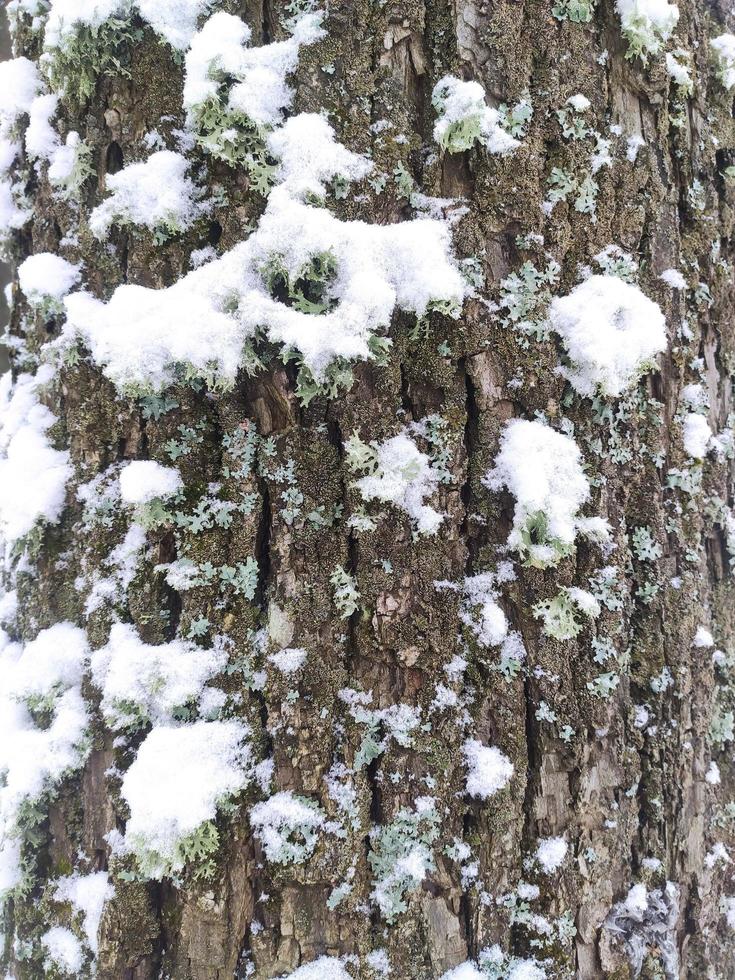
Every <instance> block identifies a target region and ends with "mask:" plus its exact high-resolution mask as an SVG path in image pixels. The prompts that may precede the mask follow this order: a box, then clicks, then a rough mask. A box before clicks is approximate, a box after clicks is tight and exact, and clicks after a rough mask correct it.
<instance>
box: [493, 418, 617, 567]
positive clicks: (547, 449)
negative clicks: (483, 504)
mask: <svg viewBox="0 0 735 980" xmlns="http://www.w3.org/2000/svg"><path fill="white" fill-rule="evenodd" d="M483 483H484V484H485V486H486V487H488V488H489V489H490V490H493V491H499V490H504V489H505V490H508V491H509V492H510V493H511V494H512V495H513V496H514V497H515V500H516V504H515V510H514V513H513V528H512V530H511V532H510V534H509V536H508V547H509V548H510V549H511V550H513V551H517V552H518V553H519V554H520V555H521V556H522V557H523V559H524V560H525V561H527V562H528V563H529V564H531V565H535V566H537V567H539V568H546V567H548V566H549V565H556V564H557V563H558V562H559V561H560V560H561V558H563V557H565V556H566V555H569V554H571V553H572V552H573V551H574V542H575V538H576V536H577V534H578V533H581V534H583V535H585V536H587V537H591V538H593V539H596V540H598V541H600V542H604V541H606V540H607V538H608V536H609V533H610V529H609V526H608V524H607V522H606V521H605V520H603V519H602V518H599V517H597V518H585V517H581V516H580V515H579V510H580V508H581V507H582V506H583V505H584V504H585V503H586V502H587V501H588V500H589V498H590V487H589V481H588V480H587V477H586V476H585V475H584V470H583V469H582V456H581V453H580V451H579V447H578V446H577V444H576V442H575V441H574V439H572V438H570V437H569V436H566V435H563V434H562V433H560V432H555V431H554V430H553V429H552V428H550V427H549V426H548V425H546V424H545V423H543V422H539V421H528V420H526V419H511V420H510V421H509V422H507V423H506V426H505V429H504V431H503V435H502V438H501V442H500V452H499V453H498V455H497V457H496V459H495V466H494V467H493V468H492V469H491V470H489V471H488V472H487V473H486V474H485V477H484V478H483Z"/></svg>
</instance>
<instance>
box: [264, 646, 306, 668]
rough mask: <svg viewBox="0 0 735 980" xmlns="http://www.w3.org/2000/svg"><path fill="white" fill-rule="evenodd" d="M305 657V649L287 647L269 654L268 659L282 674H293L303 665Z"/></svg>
mask: <svg viewBox="0 0 735 980" xmlns="http://www.w3.org/2000/svg"><path fill="white" fill-rule="evenodd" d="M306 657H307V653H306V650H301V649H300V648H297V647H289V648H288V649H286V650H278V652H277V653H271V654H269V656H268V660H269V662H270V663H272V664H273V666H274V667H275V668H276V670H279V671H280V672H281V673H282V674H295V673H296V672H297V671H298V670H300V668H301V667H302V666H303V664H304V662H305V661H306Z"/></svg>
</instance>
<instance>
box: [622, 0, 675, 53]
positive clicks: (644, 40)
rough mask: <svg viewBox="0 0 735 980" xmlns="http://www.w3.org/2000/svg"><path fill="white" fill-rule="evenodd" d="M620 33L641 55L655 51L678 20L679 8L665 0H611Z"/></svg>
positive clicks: (671, 32)
mask: <svg viewBox="0 0 735 980" xmlns="http://www.w3.org/2000/svg"><path fill="white" fill-rule="evenodd" d="M615 9H616V10H617V12H618V15H619V17H620V22H621V24H622V27H623V33H624V34H626V36H627V37H628V39H629V40H630V41H631V43H633V44H634V46H635V49H636V50H640V51H641V53H643V54H644V55H645V54H646V53H648V52H650V53H651V54H657V53H658V52H659V50H660V49H661V44H662V42H664V41H668V39H669V38H670V37H671V35H672V34H673V32H674V29H675V27H676V25H677V23H678V21H679V8H678V7H677V6H676V5H675V4H673V3H668V2H667V0H615Z"/></svg>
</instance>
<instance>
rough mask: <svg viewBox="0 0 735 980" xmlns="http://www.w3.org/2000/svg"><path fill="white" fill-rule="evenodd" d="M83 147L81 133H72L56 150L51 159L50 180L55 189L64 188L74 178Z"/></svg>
mask: <svg viewBox="0 0 735 980" xmlns="http://www.w3.org/2000/svg"><path fill="white" fill-rule="evenodd" d="M82 147H83V143H82V140H81V138H80V136H79V133H76V132H71V133H69V134H68V135H67V137H66V141H65V142H64V143H63V144H62V143H60V144H59V146H57V148H56V149H55V150H54V152H53V154H52V155H51V157H50V158H49V168H48V179H49V182H50V183H51V184H52V185H53V186H55V187H59V186H61V187H63V186H64V184H65V183H66V182H67V181H68V180H69V179H70V177H71V176H72V174H73V172H74V169H75V167H76V166H77V164H78V163H79V153H80V151H81V149H82Z"/></svg>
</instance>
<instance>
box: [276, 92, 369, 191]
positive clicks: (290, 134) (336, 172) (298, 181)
mask: <svg viewBox="0 0 735 980" xmlns="http://www.w3.org/2000/svg"><path fill="white" fill-rule="evenodd" d="M268 148H269V150H270V151H271V153H272V154H273V156H274V157H275V158H276V159H277V160H279V161H280V163H279V166H278V170H277V172H276V179H277V181H278V182H279V184H280V186H281V188H282V189H283V190H284V191H285V192H286V193H287V194H289V195H290V196H291V197H293V198H295V199H297V200H300V201H303V200H306V199H307V198H308V196H309V195H311V196H312V197H314V198H317V199H319V198H322V197H323V196H324V185H325V184H326V183H327V182H328V181H329V180H331V179H332V178H333V177H335V176H336V177H340V178H341V179H342V180H346V181H349V182H352V181H355V180H360V179H361V178H363V177H365V176H366V175H367V174H368V173H369V172H370V170H371V169H372V163H371V162H370V160H368V159H367V158H366V157H363V156H360V154H359V153H353V152H352V151H351V150H348V149H347V147H345V146H343V145H342V144H341V143H338V142H337V140H336V139H335V136H334V130H333V129H332V127H331V126H330V125H329V123H328V122H327V120H326V119H325V118H324V116H320V115H318V114H317V113H311V112H302V113H300V114H299V115H298V116H292V117H291V118H290V119H287V120H286V122H285V123H284V124H283V126H281V127H280V129H277V130H275V132H273V133H271V134H270V136H269V137H268Z"/></svg>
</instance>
